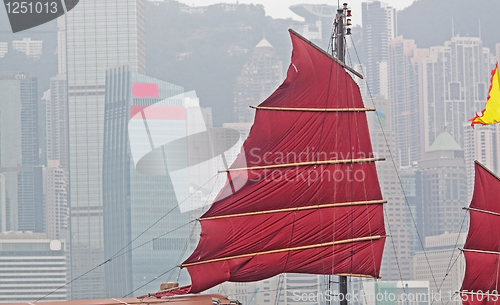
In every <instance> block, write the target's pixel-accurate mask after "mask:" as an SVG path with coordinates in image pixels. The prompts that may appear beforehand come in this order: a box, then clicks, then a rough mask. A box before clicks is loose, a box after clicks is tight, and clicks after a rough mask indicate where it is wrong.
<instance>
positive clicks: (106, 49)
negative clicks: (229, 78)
mask: <svg viewBox="0 0 500 305" xmlns="http://www.w3.org/2000/svg"><path fill="white" fill-rule="evenodd" d="M144 35H145V34H144V0H106V1H98V0H87V1H80V3H78V6H76V7H75V8H74V9H73V10H71V11H70V12H68V13H67V14H66V46H67V48H66V58H67V79H68V113H69V118H68V120H69V150H70V162H69V170H70V188H69V193H70V205H71V206H70V210H71V277H72V278H76V277H78V276H80V275H82V274H83V273H85V272H87V271H89V270H91V269H92V268H94V267H95V266H97V265H99V264H100V263H102V262H103V261H104V260H105V259H104V250H103V246H104V244H103V243H104V242H103V220H102V150H103V148H102V143H103V126H104V95H105V79H106V70H107V69H109V68H111V67H116V66H120V65H129V66H130V68H131V70H132V71H138V72H141V73H144V72H145V39H144ZM104 295H105V281H104V269H103V268H98V269H96V270H94V271H93V272H92V273H90V274H88V275H87V276H84V277H82V278H80V279H78V281H76V282H74V283H73V284H72V286H71V297H72V298H73V299H88V298H99V297H103V296H104Z"/></svg>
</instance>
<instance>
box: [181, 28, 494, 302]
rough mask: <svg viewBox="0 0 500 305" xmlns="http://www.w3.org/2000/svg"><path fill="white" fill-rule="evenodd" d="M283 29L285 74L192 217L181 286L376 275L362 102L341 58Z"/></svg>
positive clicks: (379, 227)
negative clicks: (194, 243) (284, 276)
mask: <svg viewBox="0 0 500 305" xmlns="http://www.w3.org/2000/svg"><path fill="white" fill-rule="evenodd" d="M290 32H291V38H292V43H293V54H292V61H291V64H290V67H289V69H288V73H287V78H286V80H285V81H284V82H283V84H282V85H281V86H280V87H279V88H278V89H277V90H276V91H275V92H274V93H273V94H272V95H271V96H270V97H269V98H268V99H267V100H265V101H264V102H263V103H262V104H260V105H259V106H258V107H257V114H256V117H255V122H254V125H253V127H252V130H251V132H250V136H249V137H248V139H247V140H246V141H245V143H244V145H243V147H242V150H241V152H240V155H239V156H238V158H237V159H236V161H235V162H234V163H233V164H232V166H231V167H230V169H229V170H228V173H227V176H228V181H227V182H226V185H225V186H224V188H223V189H222V190H221V192H220V193H219V195H218V197H217V198H216V200H215V201H214V203H213V205H212V207H211V208H210V209H209V210H208V211H207V212H206V213H205V214H204V215H203V216H202V217H201V218H200V222H201V226H202V232H201V239H200V242H199V244H198V247H197V248H196V250H195V251H194V253H193V254H192V255H191V256H190V257H189V258H188V259H187V260H186V261H185V262H184V263H183V264H182V267H186V268H187V269H188V271H189V273H190V275H191V280H192V285H191V290H190V292H193V293H195V292H200V291H203V290H206V289H208V288H211V287H213V286H215V285H217V284H220V283H222V282H225V281H232V282H248V281H257V280H261V279H265V278H269V277H272V276H274V275H277V274H279V273H284V272H293V273H310V274H337V275H353V276H368V277H375V278H376V277H378V276H379V270H380V264H381V259H382V252H383V247H384V241H385V228H384V219H383V205H382V203H384V202H385V201H383V200H382V195H381V192H380V187H379V183H378V178H377V173H376V169H375V163H374V161H377V160H379V159H378V158H374V157H373V154H372V147H371V141H370V137H369V132H368V125H367V120H366V114H365V113H364V111H367V110H370V109H366V108H365V107H364V105H363V101H362V99H361V94H360V91H359V88H358V86H357V84H356V83H355V82H354V81H353V79H352V78H351V77H350V76H349V74H348V73H346V72H345V70H344V68H343V67H342V65H341V64H339V63H338V62H337V61H336V60H335V59H333V58H332V57H331V56H330V55H328V54H327V53H325V52H324V51H321V50H320V49H318V48H317V47H316V46H314V45H312V44H311V43H310V42H309V41H307V40H305V39H304V38H303V37H302V36H300V35H298V34H297V33H295V32H293V31H290ZM235 185H243V187H241V188H240V189H238V188H235ZM499 232H500V231H499Z"/></svg>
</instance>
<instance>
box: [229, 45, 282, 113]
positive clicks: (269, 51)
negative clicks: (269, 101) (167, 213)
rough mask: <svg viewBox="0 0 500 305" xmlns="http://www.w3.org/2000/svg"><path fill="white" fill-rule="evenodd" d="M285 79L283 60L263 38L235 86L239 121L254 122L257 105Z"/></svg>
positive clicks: (235, 107) (235, 111)
mask: <svg viewBox="0 0 500 305" xmlns="http://www.w3.org/2000/svg"><path fill="white" fill-rule="evenodd" d="M282 81H283V62H282V61H281V60H280V59H279V58H278V56H277V55H276V52H275V50H274V47H273V46H272V45H271V44H270V43H269V41H267V39H265V38H263V39H262V40H261V41H260V42H259V43H258V44H257V46H256V47H255V48H254V50H253V53H252V56H251V57H250V59H249V60H248V62H247V63H246V64H245V66H244V67H243V70H242V71H241V74H240V76H238V79H237V80H236V85H235V86H234V114H235V119H236V121H237V122H253V118H254V116H255V110H254V109H251V108H250V106H257V105H258V104H260V103H261V102H262V101H263V100H264V99H266V98H267V97H268V96H269V95H270V94H271V93H272V92H273V91H274V90H275V89H276V87H278V86H279V84H280V83H281V82H282Z"/></svg>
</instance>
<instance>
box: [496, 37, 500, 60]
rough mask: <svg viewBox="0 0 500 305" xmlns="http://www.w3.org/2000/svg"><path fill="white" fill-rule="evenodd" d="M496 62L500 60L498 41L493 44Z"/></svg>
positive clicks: (499, 44)
mask: <svg viewBox="0 0 500 305" xmlns="http://www.w3.org/2000/svg"><path fill="white" fill-rule="evenodd" d="M495 50H496V52H495V54H496V58H497V62H500V42H499V43H497V44H496V45H495Z"/></svg>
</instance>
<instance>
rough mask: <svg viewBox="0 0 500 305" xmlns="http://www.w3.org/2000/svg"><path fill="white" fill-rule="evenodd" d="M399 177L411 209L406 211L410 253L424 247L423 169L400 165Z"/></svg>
mask: <svg viewBox="0 0 500 305" xmlns="http://www.w3.org/2000/svg"><path fill="white" fill-rule="evenodd" d="M399 178H400V181H401V185H402V187H403V191H404V196H405V197H406V202H407V203H408V205H409V209H410V210H409V211H408V213H406V218H407V221H406V222H407V224H408V228H409V230H410V239H409V241H410V254H409V256H410V257H411V256H413V255H414V254H415V252H416V251H419V250H422V248H423V245H422V244H423V238H424V236H423V232H424V217H423V215H424V202H423V197H422V196H423V193H422V171H421V170H420V169H419V168H418V167H416V166H408V167H400V168H399Z"/></svg>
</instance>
